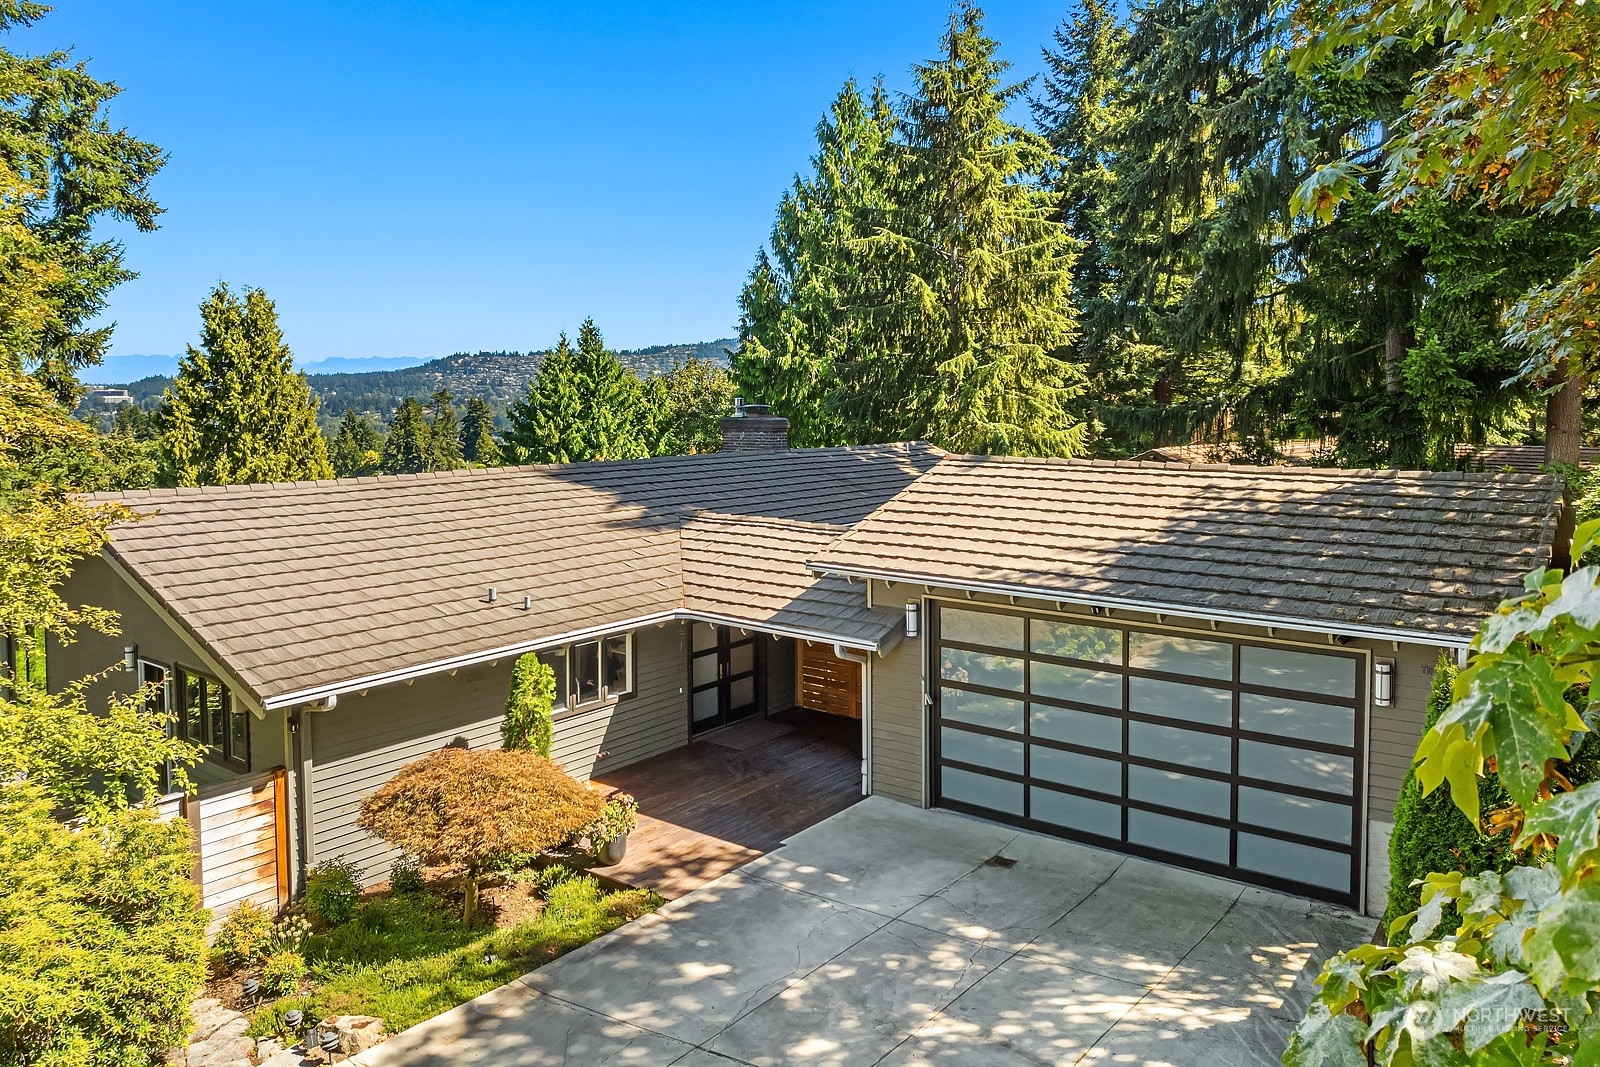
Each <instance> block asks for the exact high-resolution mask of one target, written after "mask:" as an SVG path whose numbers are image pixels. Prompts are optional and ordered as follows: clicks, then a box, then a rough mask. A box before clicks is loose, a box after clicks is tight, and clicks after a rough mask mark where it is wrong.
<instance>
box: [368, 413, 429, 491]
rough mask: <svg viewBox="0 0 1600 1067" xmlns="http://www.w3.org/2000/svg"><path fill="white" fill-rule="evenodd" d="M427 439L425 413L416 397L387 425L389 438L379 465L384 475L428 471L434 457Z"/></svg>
mask: <svg viewBox="0 0 1600 1067" xmlns="http://www.w3.org/2000/svg"><path fill="white" fill-rule="evenodd" d="M430 436H431V435H430V434H429V432H428V417H427V413H426V412H425V411H423V408H422V405H421V404H419V403H417V398H416V397H414V396H408V397H406V398H405V400H404V401H402V402H401V404H400V407H399V408H397V409H396V410H395V413H394V418H393V419H392V420H390V422H389V436H388V439H387V440H386V441H384V443H383V458H382V460H381V461H380V463H379V466H380V467H381V468H382V470H383V473H385V474H416V473H418V472H420V471H425V470H429V469H430V466H429V463H430V461H431V459H432V457H433V444H432V442H431V441H430V440H429V438H430Z"/></svg>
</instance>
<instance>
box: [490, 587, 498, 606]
mask: <svg viewBox="0 0 1600 1067" xmlns="http://www.w3.org/2000/svg"><path fill="white" fill-rule="evenodd" d="M499 599H500V590H498V589H496V588H495V587H494V586H492V585H491V586H490V587H489V603H491V604H493V603H494V602H495V601H497V600H499Z"/></svg>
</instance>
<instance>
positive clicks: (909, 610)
mask: <svg viewBox="0 0 1600 1067" xmlns="http://www.w3.org/2000/svg"><path fill="white" fill-rule="evenodd" d="M920 633H922V605H921V604H918V603H917V602H916V601H915V600H913V601H911V602H910V603H909V604H907V605H906V636H907V637H916V636H917V635H918V634H920Z"/></svg>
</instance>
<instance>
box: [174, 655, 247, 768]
mask: <svg viewBox="0 0 1600 1067" xmlns="http://www.w3.org/2000/svg"><path fill="white" fill-rule="evenodd" d="M179 678H180V679H181V682H180V685H179V691H180V692H181V693H182V694H183V701H182V704H181V705H180V706H179V708H178V718H179V721H180V723H181V724H182V733H183V736H184V738H185V739H187V740H189V741H192V742H194V743H195V744H197V745H205V746H206V758H207V759H210V760H214V761H216V762H218V763H222V764H225V765H226V766H229V767H233V768H235V769H237V770H242V771H247V770H249V769H250V720H249V718H248V716H249V714H250V713H249V712H248V711H246V710H245V709H244V708H242V707H240V706H239V705H238V703H237V702H235V701H234V699H233V694H232V693H231V692H229V690H228V687H227V686H225V685H223V684H222V683H221V682H219V681H217V680H216V679H215V678H208V677H207V676H205V675H203V674H194V673H192V672H190V671H183V672H181V673H180V674H179Z"/></svg>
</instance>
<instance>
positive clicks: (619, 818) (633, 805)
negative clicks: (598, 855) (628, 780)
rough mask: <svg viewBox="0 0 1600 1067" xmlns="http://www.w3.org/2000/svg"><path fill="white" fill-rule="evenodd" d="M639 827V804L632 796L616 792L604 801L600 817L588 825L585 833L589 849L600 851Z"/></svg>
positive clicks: (619, 791)
mask: <svg viewBox="0 0 1600 1067" xmlns="http://www.w3.org/2000/svg"><path fill="white" fill-rule="evenodd" d="M638 825H639V802H638V801H637V800H635V799H634V798H633V794H631V793H624V792H622V791H621V790H618V791H617V792H615V793H612V794H611V796H610V797H609V798H608V799H607V800H606V806H605V809H604V810H603V811H601V813H600V817H599V818H598V819H596V820H595V821H594V822H592V823H590V824H589V827H588V829H587V830H586V831H585V833H586V834H587V835H588V837H589V845H590V847H591V848H595V849H600V848H603V847H605V845H606V844H608V843H609V842H611V841H615V840H616V839H617V838H619V837H623V836H625V835H627V834H629V833H632V832H633V828H634V827H636V826H638Z"/></svg>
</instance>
